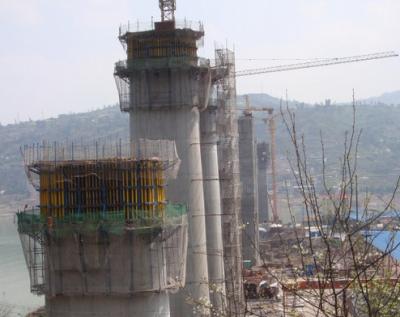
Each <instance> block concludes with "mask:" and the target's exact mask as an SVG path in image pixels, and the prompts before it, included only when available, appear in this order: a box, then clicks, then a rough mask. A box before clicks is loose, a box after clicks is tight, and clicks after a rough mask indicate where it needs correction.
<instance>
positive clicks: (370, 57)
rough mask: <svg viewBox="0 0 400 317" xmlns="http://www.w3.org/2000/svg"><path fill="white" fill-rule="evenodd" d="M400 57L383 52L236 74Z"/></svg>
mask: <svg viewBox="0 0 400 317" xmlns="http://www.w3.org/2000/svg"><path fill="white" fill-rule="evenodd" d="M398 56H399V55H398V54H397V53H396V52H394V51H389V52H381V53H374V54H365V55H356V56H349V57H337V58H327V59H321V60H316V61H308V62H304V63H295V64H288V65H279V66H271V67H265V68H256V69H246V70H241V71H237V72H236V73H235V75H236V77H242V76H250V75H259V74H267V73H276V72H285V71H290V70H296V69H304V68H315V67H322V66H329V65H337V64H349V63H355V62H364V61H370V60H374V59H383V58H389V57H398Z"/></svg>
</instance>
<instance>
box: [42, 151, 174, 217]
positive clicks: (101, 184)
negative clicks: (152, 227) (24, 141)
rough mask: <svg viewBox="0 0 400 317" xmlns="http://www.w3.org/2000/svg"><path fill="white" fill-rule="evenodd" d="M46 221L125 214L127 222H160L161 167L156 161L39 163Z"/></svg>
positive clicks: (162, 202)
mask: <svg viewBox="0 0 400 317" xmlns="http://www.w3.org/2000/svg"><path fill="white" fill-rule="evenodd" d="M35 168H36V170H38V171H39V172H38V173H39V175H40V206H41V214H42V215H43V216H45V217H50V216H51V217H56V218H64V217H65V216H66V215H71V214H76V213H86V214H96V213H99V212H107V211H124V212H125V215H126V218H127V219H143V218H156V217H157V218H162V217H164V212H165V204H166V198H165V188H164V187H165V185H164V182H165V180H164V173H163V165H162V163H161V162H160V161H157V160H140V161H137V160H132V159H113V160H96V161H66V162H57V163H56V164H54V163H52V164H50V163H46V162H43V163H38V164H36V166H35Z"/></svg>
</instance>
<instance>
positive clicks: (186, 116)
mask: <svg viewBox="0 0 400 317" xmlns="http://www.w3.org/2000/svg"><path fill="white" fill-rule="evenodd" d="M199 116H200V114H199V110H198V108H196V107H192V108H190V107H180V108H175V109H171V108H170V109H164V110H163V109H153V110H144V109H142V108H137V109H135V110H134V111H132V112H131V115H130V121H131V122H130V127H131V138H132V141H133V142H138V141H139V139H142V138H146V139H152V140H158V139H168V140H174V141H175V143H176V147H177V151H178V156H179V158H180V159H181V165H180V168H179V172H178V176H177V178H176V179H174V180H171V181H170V182H169V184H168V187H167V197H169V199H170V200H171V201H186V203H187V205H188V228H189V242H188V253H187V275H186V287H185V288H184V289H183V290H182V291H180V292H179V293H178V294H177V295H173V297H174V299H173V300H172V301H171V316H193V315H194V314H193V307H192V306H191V305H189V304H187V303H186V300H185V299H186V298H187V297H190V298H193V299H194V300H199V299H202V300H206V301H207V300H208V299H209V285H208V269H207V248H206V230H205V218H204V192H203V171H202V165H201V151H200V129H199Z"/></svg>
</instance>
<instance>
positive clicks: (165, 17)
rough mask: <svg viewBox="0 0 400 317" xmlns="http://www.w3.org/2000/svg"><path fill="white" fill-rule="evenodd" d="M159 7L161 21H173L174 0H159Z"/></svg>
mask: <svg viewBox="0 0 400 317" xmlns="http://www.w3.org/2000/svg"><path fill="white" fill-rule="evenodd" d="M159 2H160V9H161V21H163V22H164V21H175V10H176V1H175V0H159Z"/></svg>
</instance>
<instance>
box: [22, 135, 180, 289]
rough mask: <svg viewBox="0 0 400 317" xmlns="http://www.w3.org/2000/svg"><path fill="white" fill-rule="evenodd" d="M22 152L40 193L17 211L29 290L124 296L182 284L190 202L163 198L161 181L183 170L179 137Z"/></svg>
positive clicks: (55, 146) (45, 145)
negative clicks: (36, 200)
mask: <svg viewBox="0 0 400 317" xmlns="http://www.w3.org/2000/svg"><path fill="white" fill-rule="evenodd" d="M109 153H113V155H111V156H107V155H108V154H109ZM22 154H23V157H24V161H25V164H26V166H25V169H26V171H27V175H28V177H29V179H30V180H31V182H32V184H34V186H35V188H36V189H37V190H38V192H39V193H40V204H39V206H38V208H35V209H32V210H24V211H20V212H19V213H18V214H17V217H18V232H19V235H20V239H21V243H22V247H23V251H24V256H25V260H26V263H27V266H28V270H29V275H30V281H31V291H32V292H33V293H35V294H45V295H46V296H55V295H63V296H80V295H82V294H83V295H88V296H92V295H93V296H95V295H101V294H102V295H121V294H135V293H141V292H159V291H165V290H168V289H177V288H180V287H183V286H184V283H185V270H186V252H187V251H186V249H187V215H186V214H187V207H186V205H185V204H180V203H173V202H170V201H168V200H167V197H166V184H167V180H168V179H170V178H173V177H176V173H177V170H178V169H179V162H180V160H179V158H178V156H177V154H176V148H175V142H172V141H162V140H139V142H138V143H137V144H131V143H122V141H120V142H117V143H116V144H108V145H106V144H102V145H100V144H99V143H98V142H95V143H94V144H91V145H81V146H77V145H76V144H75V145H73V144H58V143H54V144H51V145H50V144H49V143H46V142H44V143H43V144H40V145H39V144H35V145H32V146H25V147H23V149H22ZM166 172H168V173H166Z"/></svg>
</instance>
